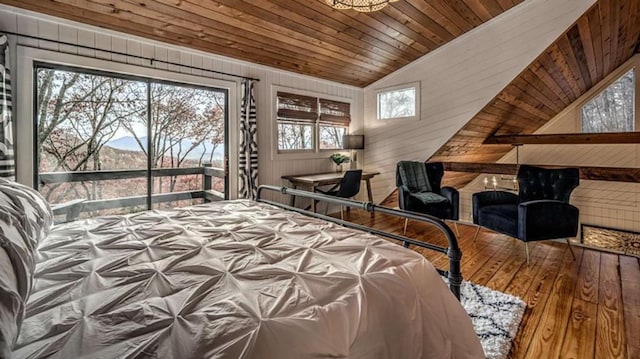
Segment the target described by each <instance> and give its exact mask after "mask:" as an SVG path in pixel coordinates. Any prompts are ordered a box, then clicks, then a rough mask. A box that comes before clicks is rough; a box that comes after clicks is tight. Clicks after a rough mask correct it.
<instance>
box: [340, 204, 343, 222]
mask: <svg viewBox="0 0 640 359" xmlns="http://www.w3.org/2000/svg"><path fill="white" fill-rule="evenodd" d="M340 219H341V220H343V221H344V212H343V211H342V205H340Z"/></svg>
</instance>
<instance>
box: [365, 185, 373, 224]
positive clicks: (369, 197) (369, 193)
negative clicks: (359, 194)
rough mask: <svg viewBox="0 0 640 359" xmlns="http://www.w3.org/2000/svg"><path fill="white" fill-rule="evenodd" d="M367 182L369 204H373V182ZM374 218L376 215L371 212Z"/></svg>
mask: <svg viewBox="0 0 640 359" xmlns="http://www.w3.org/2000/svg"><path fill="white" fill-rule="evenodd" d="M365 182H366V183H367V199H368V200H369V202H371V203H373V193H372V192H371V180H370V179H369V178H367V179H366V180H365ZM374 216H375V213H373V212H371V217H374Z"/></svg>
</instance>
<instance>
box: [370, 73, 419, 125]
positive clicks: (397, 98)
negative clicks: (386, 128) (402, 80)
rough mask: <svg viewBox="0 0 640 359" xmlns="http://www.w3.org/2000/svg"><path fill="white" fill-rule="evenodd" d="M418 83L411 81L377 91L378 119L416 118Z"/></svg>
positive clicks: (417, 112) (417, 110)
mask: <svg viewBox="0 0 640 359" xmlns="http://www.w3.org/2000/svg"><path fill="white" fill-rule="evenodd" d="M419 98H420V84H419V83H417V82H416V83H413V84H407V85H402V86H398V87H394V88H390V89H383V90H380V91H378V93H377V99H376V103H377V108H378V111H377V112H378V115H377V118H378V119H379V120H389V119H394V118H418V115H419V112H420V111H419V101H418V99H419Z"/></svg>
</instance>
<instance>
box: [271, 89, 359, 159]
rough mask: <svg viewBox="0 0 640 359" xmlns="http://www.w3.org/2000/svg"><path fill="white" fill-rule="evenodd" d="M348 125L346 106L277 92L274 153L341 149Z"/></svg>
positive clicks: (320, 99)
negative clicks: (276, 137) (275, 149)
mask: <svg viewBox="0 0 640 359" xmlns="http://www.w3.org/2000/svg"><path fill="white" fill-rule="evenodd" d="M350 122H351V106H350V104H349V103H346V102H340V101H333V100H327V99H322V98H317V97H312V96H304V95H299V94H293V93H287V92H278V94H277V136H278V151H280V152H287V151H315V150H328V149H341V148H342V138H343V136H344V135H345V134H346V133H347V129H348V128H349V123H350Z"/></svg>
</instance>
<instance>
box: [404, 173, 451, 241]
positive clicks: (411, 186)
mask: <svg viewBox="0 0 640 359" xmlns="http://www.w3.org/2000/svg"><path fill="white" fill-rule="evenodd" d="M443 176H444V166H443V165H442V162H429V163H425V162H414V161H400V162H398V164H397V165H396V186H397V187H398V202H399V205H400V209H402V210H406V211H412V212H419V213H425V214H429V215H432V216H434V217H438V218H440V219H450V220H454V221H457V220H458V212H459V201H460V200H459V196H460V195H459V193H458V190H456V189H455V188H453V187H441V181H442V177H443ZM407 223H408V220H405V223H404V232H405V233H406V232H407ZM457 229H458V228H457V226H456V232H457Z"/></svg>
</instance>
